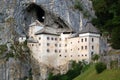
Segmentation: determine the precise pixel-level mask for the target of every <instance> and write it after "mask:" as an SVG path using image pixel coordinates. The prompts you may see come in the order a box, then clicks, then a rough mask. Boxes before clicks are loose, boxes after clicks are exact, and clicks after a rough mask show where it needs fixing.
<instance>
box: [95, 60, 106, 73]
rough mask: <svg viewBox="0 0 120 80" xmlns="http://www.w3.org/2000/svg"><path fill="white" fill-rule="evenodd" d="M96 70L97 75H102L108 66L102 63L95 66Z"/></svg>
mask: <svg viewBox="0 0 120 80" xmlns="http://www.w3.org/2000/svg"><path fill="white" fill-rule="evenodd" d="M95 69H96V72H97V73H101V72H103V71H104V70H105V69H106V65H105V64H104V63H102V62H98V63H97V64H96V65H95Z"/></svg>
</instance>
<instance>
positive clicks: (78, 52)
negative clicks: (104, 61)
mask: <svg viewBox="0 0 120 80" xmlns="http://www.w3.org/2000/svg"><path fill="white" fill-rule="evenodd" d="M28 34H29V40H28V47H29V48H30V50H31V51H32V56H33V57H34V58H35V59H36V60H38V62H40V63H44V64H47V65H49V66H53V67H58V66H60V65H64V64H66V62H69V61H70V60H75V61H77V62H78V61H86V62H87V63H90V61H91V56H92V55H93V54H99V53H100V34H99V31H98V30H97V29H96V28H95V27H94V26H93V25H92V24H91V23H87V24H86V26H85V28H84V29H82V31H80V32H79V34H78V36H74V37H72V35H74V32H69V31H68V32H62V33H58V34H54V33H52V31H51V32H50V31H47V30H46V29H45V27H44V25H43V24H42V23H40V22H39V21H37V20H36V21H35V22H33V23H32V24H30V26H29V32H28Z"/></svg>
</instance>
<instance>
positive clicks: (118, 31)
mask: <svg viewBox="0 0 120 80" xmlns="http://www.w3.org/2000/svg"><path fill="white" fill-rule="evenodd" d="M111 41H112V46H113V48H115V49H120V27H116V28H114V29H113V30H112V38H111Z"/></svg>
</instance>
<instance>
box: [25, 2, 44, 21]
mask: <svg viewBox="0 0 120 80" xmlns="http://www.w3.org/2000/svg"><path fill="white" fill-rule="evenodd" d="M27 11H28V12H32V11H35V13H36V19H37V20H38V21H40V22H42V23H43V22H44V19H45V11H44V10H43V9H42V8H41V7H40V6H39V5H37V4H35V3H32V4H30V5H29V6H28V7H27Z"/></svg>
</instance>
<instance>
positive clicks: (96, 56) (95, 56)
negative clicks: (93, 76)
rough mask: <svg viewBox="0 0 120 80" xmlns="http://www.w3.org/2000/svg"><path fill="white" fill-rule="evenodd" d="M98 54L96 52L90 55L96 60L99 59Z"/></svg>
mask: <svg viewBox="0 0 120 80" xmlns="http://www.w3.org/2000/svg"><path fill="white" fill-rule="evenodd" d="M99 57H100V56H99V55H98V54H94V55H93V56H92V60H93V61H97V60H98V59H99Z"/></svg>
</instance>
